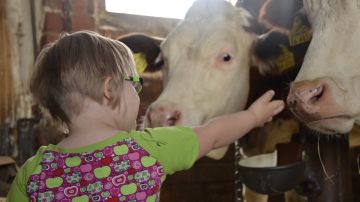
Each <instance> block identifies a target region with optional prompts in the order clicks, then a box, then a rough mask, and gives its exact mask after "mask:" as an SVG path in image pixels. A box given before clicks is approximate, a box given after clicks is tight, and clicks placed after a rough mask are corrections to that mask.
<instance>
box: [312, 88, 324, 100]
mask: <svg viewBox="0 0 360 202" xmlns="http://www.w3.org/2000/svg"><path fill="white" fill-rule="evenodd" d="M310 94H312V95H313V96H312V97H311V100H310V101H311V102H312V103H314V102H317V101H318V100H320V98H321V97H322V96H323V95H324V88H323V87H317V88H314V89H311V90H310Z"/></svg>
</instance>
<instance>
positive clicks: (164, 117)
mask: <svg viewBox="0 0 360 202" xmlns="http://www.w3.org/2000/svg"><path fill="white" fill-rule="evenodd" d="M146 118H147V120H148V124H149V127H161V126H174V125H177V124H178V123H179V122H180V119H181V112H180V111H179V110H177V109H174V108H171V107H164V106H158V107H155V108H150V109H149V111H148V113H147V115H146Z"/></svg>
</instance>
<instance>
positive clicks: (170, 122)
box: [166, 117, 178, 126]
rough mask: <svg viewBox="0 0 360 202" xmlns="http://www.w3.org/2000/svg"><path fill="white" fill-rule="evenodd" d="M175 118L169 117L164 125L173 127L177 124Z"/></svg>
mask: <svg viewBox="0 0 360 202" xmlns="http://www.w3.org/2000/svg"><path fill="white" fill-rule="evenodd" d="M177 120H178V119H177V118H176V117H169V118H168V119H167V120H166V123H167V125H168V126H174V125H175V124H176V122H177Z"/></svg>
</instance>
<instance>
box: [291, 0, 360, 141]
mask: <svg viewBox="0 0 360 202" xmlns="http://www.w3.org/2000/svg"><path fill="white" fill-rule="evenodd" d="M304 7H305V10H306V12H307V16H308V18H309V20H310V22H311V24H312V28H313V39H312V41H311V43H310V46H309V49H308V51H307V53H306V56H305V59H304V62H303V65H302V67H301V69H300V72H299V74H298V76H297V77H296V80H295V82H294V83H293V84H292V86H291V90H290V93H289V96H288V100H287V102H288V104H289V105H290V106H291V109H292V111H293V112H294V113H295V114H296V115H297V117H298V118H299V119H300V120H302V121H303V122H304V123H306V125H307V126H308V127H310V128H312V129H315V130H317V131H320V132H322V133H327V134H333V133H347V132H349V131H350V130H351V129H352V127H353V125H354V123H355V124H359V123H360V101H359V100H360V48H359V47H360V0H346V1H343V0H304Z"/></svg>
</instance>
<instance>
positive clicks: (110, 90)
mask: <svg viewBox="0 0 360 202" xmlns="http://www.w3.org/2000/svg"><path fill="white" fill-rule="evenodd" d="M103 92H104V98H105V99H106V100H108V101H111V100H112V98H113V97H114V81H113V78H112V77H111V76H107V77H106V78H105V80H104V86H103Z"/></svg>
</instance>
